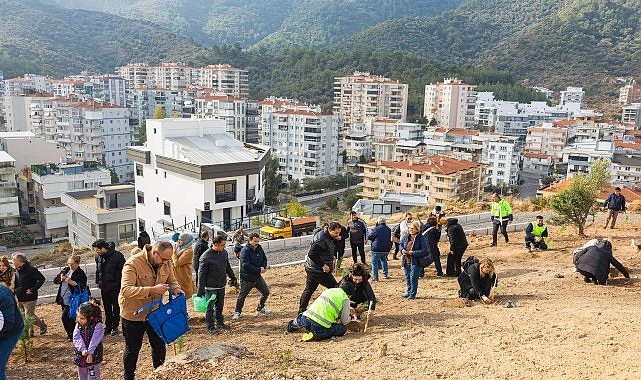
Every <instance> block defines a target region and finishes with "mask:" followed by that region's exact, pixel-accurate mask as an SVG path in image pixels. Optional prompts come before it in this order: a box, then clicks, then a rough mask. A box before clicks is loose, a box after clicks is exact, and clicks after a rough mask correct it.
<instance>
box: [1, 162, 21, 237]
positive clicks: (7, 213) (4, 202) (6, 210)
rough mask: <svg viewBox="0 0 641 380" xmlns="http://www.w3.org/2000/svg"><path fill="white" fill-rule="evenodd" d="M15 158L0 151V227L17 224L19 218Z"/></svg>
mask: <svg viewBox="0 0 641 380" xmlns="http://www.w3.org/2000/svg"><path fill="white" fill-rule="evenodd" d="M17 191H18V186H17V184H16V167H15V160H14V159H13V157H11V156H10V155H9V154H8V153H7V152H4V151H0V227H5V226H17V225H18V223H19V218H20V208H19V205H18V193H17Z"/></svg>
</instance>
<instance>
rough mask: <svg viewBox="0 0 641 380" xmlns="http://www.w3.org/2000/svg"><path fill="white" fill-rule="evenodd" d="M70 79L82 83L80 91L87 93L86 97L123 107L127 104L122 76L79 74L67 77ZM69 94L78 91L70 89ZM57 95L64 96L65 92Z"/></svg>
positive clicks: (124, 82)
mask: <svg viewBox="0 0 641 380" xmlns="http://www.w3.org/2000/svg"><path fill="white" fill-rule="evenodd" d="M67 80H70V81H78V82H80V83H82V92H84V93H85V94H87V95H88V99H87V100H90V99H93V100H95V101H98V102H102V103H111V104H115V105H117V106H121V107H124V106H126V105H127V98H126V94H125V88H126V81H125V79H124V78H121V77H118V76H114V75H100V74H79V75H72V76H69V77H68V78H67ZM70 93H71V94H78V91H72V92H70ZM56 95H57V96H66V95H67V94H58V93H56Z"/></svg>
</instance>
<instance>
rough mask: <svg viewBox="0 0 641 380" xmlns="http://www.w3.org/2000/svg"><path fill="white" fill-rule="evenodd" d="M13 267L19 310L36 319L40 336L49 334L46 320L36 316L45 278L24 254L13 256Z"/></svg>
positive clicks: (35, 323)
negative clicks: (14, 268) (40, 291)
mask: <svg viewBox="0 0 641 380" xmlns="http://www.w3.org/2000/svg"><path fill="white" fill-rule="evenodd" d="M11 261H12V262H13V266H14V267H16V287H15V289H14V294H15V295H16V298H17V299H18V309H20V310H23V311H24V314H25V315H27V316H29V315H31V316H33V317H34V318H35V321H34V325H36V326H38V327H39V328H40V335H42V334H44V333H46V332H47V324H46V323H45V321H44V319H42V318H40V317H38V316H37V315H36V303H37V301H38V289H40V287H41V286H42V284H44V282H45V276H43V275H42V273H40V271H39V270H38V268H35V267H34V266H32V265H31V264H30V263H29V261H28V260H27V256H25V255H24V254H23V253H19V252H16V253H14V254H13V255H11Z"/></svg>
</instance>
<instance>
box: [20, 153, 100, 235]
mask: <svg viewBox="0 0 641 380" xmlns="http://www.w3.org/2000/svg"><path fill="white" fill-rule="evenodd" d="M110 183H111V173H110V172H109V170H107V169H103V168H100V167H98V165H97V163H96V162H89V161H87V162H79V163H60V164H55V163H47V164H39V165H31V168H29V169H25V170H22V171H20V173H19V175H18V185H19V189H20V191H19V195H20V207H21V210H22V213H23V214H24V215H28V216H29V217H31V218H32V219H35V220H36V221H37V222H38V225H39V227H40V228H41V232H42V233H43V234H44V235H51V236H53V237H63V236H67V234H68V230H67V220H68V219H67V207H66V206H65V205H63V204H62V202H61V200H60V197H61V195H62V193H63V192H66V191H72V190H81V189H93V188H96V187H98V186H100V185H108V184H110Z"/></svg>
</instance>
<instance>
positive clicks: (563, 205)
mask: <svg viewBox="0 0 641 380" xmlns="http://www.w3.org/2000/svg"><path fill="white" fill-rule="evenodd" d="M609 166H610V161H609V160H607V159H604V158H600V159H598V160H596V161H594V163H593V164H592V165H591V166H590V174H583V173H579V174H575V175H574V176H573V177H572V178H571V179H569V180H568V181H570V184H569V186H568V188H567V189H565V190H563V191H561V192H559V193H558V194H556V195H553V196H552V197H551V198H550V207H552V209H553V210H554V211H556V212H557V213H559V216H558V217H556V218H555V220H556V221H557V222H560V223H564V222H565V223H569V224H572V225H574V226H576V227H577V229H578V233H579V235H580V236H585V223H586V222H587V220H588V216H589V215H591V214H594V213H595V212H596V209H597V208H598V206H597V205H596V197H597V195H598V194H599V191H601V189H603V188H604V187H605V186H607V185H608V183H609V182H610V173H609V172H608V168H609Z"/></svg>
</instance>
